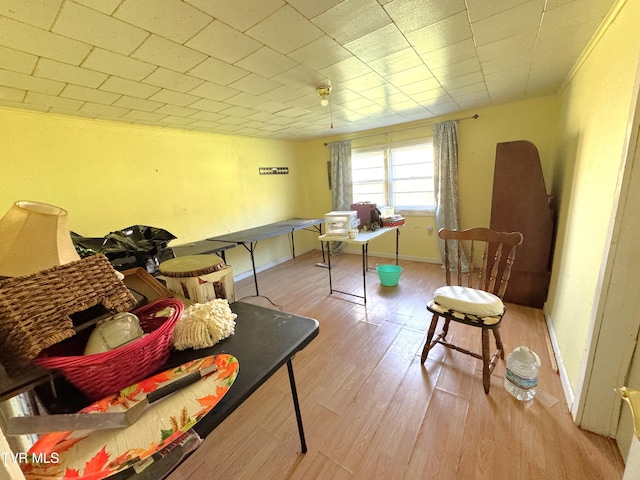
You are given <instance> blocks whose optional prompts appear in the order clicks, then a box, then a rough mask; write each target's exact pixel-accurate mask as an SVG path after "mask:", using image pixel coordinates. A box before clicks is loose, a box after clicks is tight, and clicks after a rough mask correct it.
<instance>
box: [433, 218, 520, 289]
mask: <svg viewBox="0 0 640 480" xmlns="http://www.w3.org/2000/svg"><path fill="white" fill-rule="evenodd" d="M438 236H439V237H440V238H442V239H443V240H444V257H445V265H444V266H445V271H446V278H447V285H451V284H452V283H451V278H452V273H453V274H454V276H455V279H456V282H457V285H460V286H465V287H471V288H477V289H480V290H485V291H487V292H491V293H493V294H494V295H497V296H498V297H500V298H501V299H502V298H503V297H504V293H505V291H506V290H507V285H508V283H509V278H510V277H511V267H512V265H513V262H514V261H515V258H516V247H517V246H518V245H520V244H521V243H522V240H523V238H522V234H521V233H520V232H496V231H495V230H491V229H489V228H484V227H479V228H469V229H467V230H447V229H445V228H442V229H440V231H439V232H438ZM452 249H453V251H452ZM478 250H480V251H481V258H480V259H479V260H480V263H479V264H478V258H477V257H478V253H477V251H478ZM450 252H451V253H454V254H455V257H454V258H455V259H457V260H456V261H455V264H453V265H452V262H451V261H450V259H449V257H450ZM465 257H466V258H467V259H468V262H469V267H468V270H467V271H463V270H465V268H464V265H463V261H462V259H463V258H465ZM465 277H466V278H465ZM465 280H466V281H465Z"/></svg>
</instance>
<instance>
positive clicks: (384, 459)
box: [170, 250, 624, 480]
mask: <svg viewBox="0 0 640 480" xmlns="http://www.w3.org/2000/svg"><path fill="white" fill-rule="evenodd" d="M321 261H322V256H321V253H320V251H319V250H316V251H311V252H307V253H305V254H303V255H300V256H298V257H297V258H295V259H292V260H290V261H287V262H284V263H282V264H280V265H277V266H275V267H273V268H270V269H268V270H266V271H264V272H260V273H259V274H258V280H259V287H260V294H261V295H262V296H261V297H251V295H253V294H254V293H255V287H254V284H253V277H250V278H246V279H243V280H241V281H239V282H237V283H236V294H237V298H238V299H239V300H240V299H243V298H244V300H243V301H247V302H250V303H255V304H257V305H261V306H265V307H268V308H281V309H282V310H284V311H287V312H290V313H295V314H298V315H303V316H308V317H312V318H315V319H317V320H318V322H319V323H320V334H319V336H318V337H317V338H316V339H315V340H314V341H313V342H311V344H310V345H309V346H308V347H307V348H306V349H305V350H303V351H302V352H300V353H299V354H298V355H297V356H296V357H295V358H294V360H293V365H294V370H295V376H296V382H297V387H298V394H299V398H300V406H301V410H302V418H303V422H304V428H305V433H306V439H307V445H308V452H307V453H306V454H301V453H300V442H299V437H298V431H297V427H296V420H295V415H294V411H293V404H292V400H291V391H290V388H289V380H288V378H287V372H286V368H282V369H280V371H278V372H277V373H276V374H275V375H274V376H273V377H272V378H271V379H270V380H268V381H267V382H266V383H265V384H264V385H263V386H262V387H260V388H259V389H258V391H257V392H256V393H254V394H253V395H252V396H251V397H250V398H249V399H248V400H247V401H246V402H245V403H244V404H243V405H242V406H240V408H238V410H236V411H235V412H234V413H233V414H232V415H231V416H230V417H229V418H228V419H227V420H225V421H224V422H223V423H222V425H220V426H219V427H218V428H217V429H216V430H215V431H214V432H213V433H212V434H211V435H209V436H208V437H207V438H206V439H205V441H204V442H203V444H202V445H201V446H200V448H199V449H198V450H197V451H196V452H195V453H194V454H193V455H192V456H191V457H190V458H189V459H188V461H187V462H185V463H184V464H183V465H181V466H180V467H179V468H178V469H177V470H175V471H174V472H173V473H172V475H171V477H170V480H211V479H224V480H232V479H260V480H268V479H278V480H280V479H282V480H284V479H287V480H293V479H296V480H297V479H300V480H310V479H313V480H340V479H345V480H352V479H368V480H376V479H385V480H401V479H406V480H417V479H437V480H447V479H460V480H462V479H464V480H471V479H492V480H501V479H503V480H515V479H543V478H544V479H550V480H555V479H570V480H574V479H575V480H578V479H579V480H586V479H606V480H615V479H621V478H622V475H623V470H624V464H623V461H622V458H621V456H620V453H619V451H618V449H617V447H616V445H615V442H614V441H613V440H611V439H607V438H603V437H600V436H598V435H594V434H592V433H589V432H585V431H582V430H580V429H579V428H578V427H576V425H575V424H574V423H573V421H572V419H571V415H570V413H569V411H568V409H567V406H566V403H565V400H564V395H563V393H562V387H561V384H560V378H559V376H558V374H556V373H554V372H553V370H552V366H551V361H550V356H549V350H548V348H547V341H546V336H545V329H546V326H545V321H544V318H543V314H542V311H541V310H538V309H534V308H529V307H523V306H519V305H512V304H508V305H507V306H508V312H507V314H506V316H505V318H504V320H503V324H502V328H501V332H502V339H503V342H504V343H505V349H506V351H507V353H508V352H510V351H511V350H512V349H513V348H515V347H517V346H518V345H527V346H529V347H530V348H531V349H533V350H534V351H536V352H537V353H538V354H539V355H540V357H541V359H542V367H541V371H540V375H539V384H538V389H537V392H538V394H537V397H536V398H535V399H534V400H532V401H530V402H519V401H517V400H516V399H515V398H513V397H512V396H510V395H509V394H508V393H507V391H506V390H505V389H504V387H503V379H504V361H500V362H499V363H498V365H497V367H496V370H495V371H494V374H493V376H492V383H491V391H490V393H489V394H488V395H485V394H484V391H483V389H482V378H481V377H482V374H481V370H480V368H481V365H480V361H479V360H476V359H474V358H472V357H469V356H467V355H463V354H461V353H458V352H455V351H451V350H448V349H445V348H444V347H442V346H440V345H439V346H436V347H435V348H434V349H433V350H432V351H431V352H430V355H429V358H428V359H427V361H426V363H425V365H424V366H423V365H421V364H420V353H421V351H422V346H423V342H424V337H425V331H426V326H427V324H428V322H429V319H430V316H429V312H428V311H427V310H426V308H425V304H426V301H427V300H428V299H429V298H430V296H431V293H432V291H433V290H434V289H435V288H437V287H438V286H440V285H441V284H442V283H443V282H444V274H443V271H442V270H441V268H440V266H439V265H434V264H427V263H420V262H411V261H403V260H401V261H400V265H401V266H402V267H403V268H404V270H403V272H402V275H401V278H400V283H399V285H398V286H397V287H382V286H381V285H380V282H379V280H378V277H377V274H376V272H375V271H374V270H370V271H369V273H368V274H367V286H368V288H367V295H368V298H367V307H366V308H365V307H364V306H363V304H362V300H361V299H359V298H356V297H350V296H346V295H342V294H336V293H334V294H333V295H329V280H328V271H327V269H326V268H323V267H320V266H317V265H316V262H321ZM376 263H390V260H389V259H381V258H374V257H371V258H370V265H371V266H372V267H373V266H375V264H376ZM332 264H333V265H332V266H333V269H332V272H333V285H334V288H337V289H339V290H344V291H349V292H355V293H359V294H361V293H362V273H361V268H362V267H361V259H360V256H358V255H349V254H343V255H341V256H338V257H332ZM449 338H451V339H454V340H455V341H457V342H460V344H461V345H462V346H465V347H466V348H469V349H475V350H476V351H480V331H479V329H475V328H472V327H466V326H463V325H458V324H455V325H453V324H452V327H451V330H450V337H449ZM241 371H242V368H241Z"/></svg>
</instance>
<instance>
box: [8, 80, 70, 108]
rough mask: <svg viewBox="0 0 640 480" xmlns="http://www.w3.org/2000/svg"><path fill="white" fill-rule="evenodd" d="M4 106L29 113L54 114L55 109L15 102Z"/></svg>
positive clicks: (9, 102)
mask: <svg viewBox="0 0 640 480" xmlns="http://www.w3.org/2000/svg"><path fill="white" fill-rule="evenodd" d="M0 90H1V87H0ZM2 106H3V107H7V108H18V109H21V110H27V111H33V112H42V113H47V112H49V113H53V109H51V108H49V107H46V106H43V105H35V104H30V103H24V102H13V101H9V100H7V101H6V102H5V101H3V102H2ZM74 113H75V112H74ZM70 115H73V113H70Z"/></svg>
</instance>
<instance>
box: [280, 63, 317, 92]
mask: <svg viewBox="0 0 640 480" xmlns="http://www.w3.org/2000/svg"><path fill="white" fill-rule="evenodd" d="M271 80H273V81H275V82H278V83H280V84H282V85H285V86H287V87H290V88H292V89H299V88H304V87H309V88H311V87H313V88H314V89H315V87H316V86H317V85H321V84H326V83H328V82H329V80H330V79H329V78H328V77H327V76H326V75H325V74H323V73H321V72H316V71H313V70H311V69H310V68H308V67H305V66H304V65H299V66H297V67H295V68H292V69H291V70H287V71H286V72H284V73H281V74H280V75H276V76H275V77H272V78H271Z"/></svg>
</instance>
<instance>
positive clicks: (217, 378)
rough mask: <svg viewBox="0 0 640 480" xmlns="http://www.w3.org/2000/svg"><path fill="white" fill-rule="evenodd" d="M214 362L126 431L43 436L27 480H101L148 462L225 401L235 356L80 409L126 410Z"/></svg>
mask: <svg viewBox="0 0 640 480" xmlns="http://www.w3.org/2000/svg"><path fill="white" fill-rule="evenodd" d="M213 363H215V364H216V365H217V367H218V369H217V370H216V371H215V372H214V373H212V374H210V375H208V376H207V377H205V378H203V379H201V380H199V381H198V382H196V383H194V384H192V385H190V386H188V387H185V388H183V389H181V390H179V391H177V392H175V393H173V394H172V395H170V396H169V397H167V398H165V399H163V400H161V401H159V402H155V403H154V404H153V405H151V406H150V407H148V408H147V409H146V410H144V412H143V413H142V415H141V416H140V418H138V420H137V421H136V423H134V424H133V425H131V426H130V427H127V428H119V429H111V430H84V431H75V432H55V433H49V434H46V435H43V436H41V437H40V439H39V440H38V441H37V442H36V443H35V444H34V445H33V447H31V449H30V450H29V452H28V453H29V455H28V458H29V459H30V462H29V463H22V464H21V468H22V471H23V473H24V475H25V477H26V479H27V480H44V479H47V480H63V479H74V480H80V479H83V480H100V479H102V478H106V477H108V476H110V475H113V474H115V473H117V472H120V471H122V470H124V469H126V468H128V467H130V466H133V465H134V464H136V463H138V462H139V461H141V460H144V459H146V458H148V457H150V456H151V455H153V454H154V453H155V452H157V451H159V450H161V449H162V448H164V447H165V446H167V445H169V444H170V443H171V442H172V441H173V440H175V439H176V438H177V437H179V436H180V435H182V434H183V433H184V432H186V431H188V430H189V429H190V428H192V427H193V426H194V425H195V424H196V423H197V422H198V421H199V420H200V419H202V417H204V416H205V415H206V414H207V413H208V412H209V411H211V409H213V407H215V406H216V404H217V403H218V402H219V401H220V399H221V398H222V397H224V395H225V394H226V393H227V391H228V390H229V388H230V387H231V385H232V384H233V382H234V380H235V378H236V376H237V374H238V360H237V359H236V358H235V357H233V356H232V355H227V354H221V355H212V356H209V357H204V358H200V359H197V360H194V361H191V362H187V363H185V364H183V365H181V366H179V367H176V368H173V369H171V370H167V371H165V372H162V373H159V374H157V375H154V376H153V377H150V378H148V379H146V380H143V381H141V382H139V383H137V384H135V385H131V386H129V387H127V388H125V389H123V390H121V391H120V392H119V393H117V394H114V395H110V396H108V397H106V398H104V399H102V400H100V401H98V402H95V403H94V404H92V405H90V406H88V407H87V408H85V409H83V410H82V411H83V412H89V411H100V412H120V411H125V410H126V409H128V408H129V407H131V406H133V405H135V404H136V403H137V402H138V401H140V400H141V399H142V398H144V396H145V395H146V394H148V393H149V392H152V391H154V390H156V389H157V388H160V387H162V386H163V385H165V384H166V383H168V382H170V381H173V380H176V379H177V378H179V377H180V376H182V375H185V374H188V373H191V372H194V371H197V370H198V369H200V368H203V367H208V366H209V365H212V364H213Z"/></svg>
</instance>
